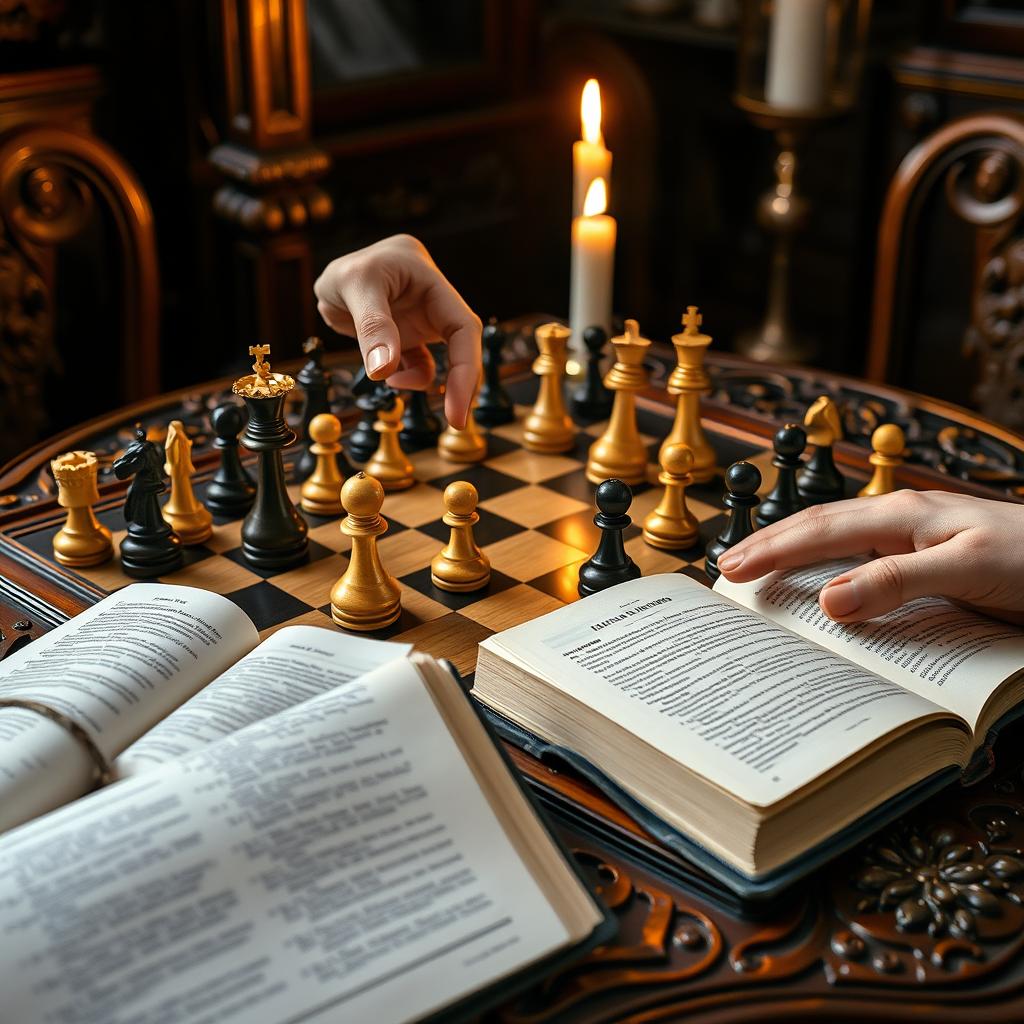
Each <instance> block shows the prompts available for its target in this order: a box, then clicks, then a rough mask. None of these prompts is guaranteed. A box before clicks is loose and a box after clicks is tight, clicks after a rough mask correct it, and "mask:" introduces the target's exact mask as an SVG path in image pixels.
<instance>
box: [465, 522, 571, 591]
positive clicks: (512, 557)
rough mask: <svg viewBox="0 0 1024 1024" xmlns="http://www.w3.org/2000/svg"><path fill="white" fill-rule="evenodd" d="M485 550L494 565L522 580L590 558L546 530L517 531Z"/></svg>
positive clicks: (508, 574)
mask: <svg viewBox="0 0 1024 1024" xmlns="http://www.w3.org/2000/svg"><path fill="white" fill-rule="evenodd" d="M483 551H484V554H485V555H487V557H488V558H489V559H490V560H491V567H492V568H494V569H497V570H498V572H503V573H504V574H505V575H506V576H511V577H512V578H513V579H514V580H521V581H522V580H532V579H535V578H536V577H537V576H543V575H544V574H545V573H549V572H554V571H555V569H560V568H561V567H562V566H563V565H572V564H573V563H574V562H579V561H581V560H584V559H586V558H589V557H590V556H589V555H588V554H586V552H584V551H580V550H579V549H578V548H574V547H570V546H569V545H568V544H563V543H562V542H561V541H559V540H555V539H554V538H553V537H547V536H545V535H544V534H543V533H531V534H529V535H528V536H523V535H521V534H516V535H515V536H513V537H506V538H505V539H504V540H499V541H498V542H497V543H496V544H488V545H487V546H486V547H485V548H484V549H483Z"/></svg>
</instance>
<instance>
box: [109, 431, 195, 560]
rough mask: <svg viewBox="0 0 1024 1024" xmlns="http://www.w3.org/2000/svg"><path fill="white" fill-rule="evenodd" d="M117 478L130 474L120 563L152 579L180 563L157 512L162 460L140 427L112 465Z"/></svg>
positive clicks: (176, 545)
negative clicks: (126, 525) (125, 533)
mask: <svg viewBox="0 0 1024 1024" xmlns="http://www.w3.org/2000/svg"><path fill="white" fill-rule="evenodd" d="M113 470H114V476H116V477H117V479H118V480H125V479H126V478H128V477H133V479H132V482H131V485H130V486H129V487H128V494H127V496H126V497H125V502H124V517H125V520H126V521H127V523H128V533H127V536H125V538H124V540H122V541H121V566H122V567H123V569H124V571H125V572H126V573H127V574H128V575H129V576H134V577H136V578H137V579H144V580H145V579H153V578H155V577H157V576H166V575H168V574H169V573H172V572H175V571H176V570H177V569H180V568H181V567H182V565H183V564H184V553H183V552H182V548H181V541H180V539H179V538H178V535H177V534H176V533H175V532H174V531H173V530H172V529H171V528H170V526H168V524H167V522H166V520H165V519H164V517H163V515H161V513H160V499H159V495H161V494H163V492H164V491H165V490H167V485H166V484H165V483H164V460H163V456H162V455H161V454H160V452H159V450H158V449H157V446H156V445H155V444H153V442H152V441H149V440H147V439H146V432H145V431H144V430H143V429H142V428H141V427H139V428H137V429H136V431H135V440H134V441H132V443H131V444H130V445H128V447H127V448H125V450H124V454H123V455H121V456H120V458H118V459H117V460H116V461H115V462H114V465H113Z"/></svg>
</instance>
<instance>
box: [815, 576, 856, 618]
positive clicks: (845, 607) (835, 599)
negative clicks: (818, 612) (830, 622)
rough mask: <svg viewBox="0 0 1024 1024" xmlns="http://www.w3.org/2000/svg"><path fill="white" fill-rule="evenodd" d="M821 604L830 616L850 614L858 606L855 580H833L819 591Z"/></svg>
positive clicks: (838, 616)
mask: <svg viewBox="0 0 1024 1024" xmlns="http://www.w3.org/2000/svg"><path fill="white" fill-rule="evenodd" d="M821 600H822V604H823V605H824V606H825V611H826V612H827V613H828V614H829V615H831V616H832V618H834V619H835V618H842V617H843V616H845V615H852V614H853V613H854V612H855V611H856V610H857V609H858V608H859V607H860V606H861V600H860V594H858V593H857V581H856V580H835V581H834V582H832V583H830V584H828V586H826V587H825V589H824V590H822V592H821Z"/></svg>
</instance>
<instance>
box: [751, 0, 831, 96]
mask: <svg viewBox="0 0 1024 1024" xmlns="http://www.w3.org/2000/svg"><path fill="white" fill-rule="evenodd" d="M828 5H829V0H775V6H774V8H773V10H772V23H771V27H770V31H769V35H768V72H767V76H766V79H765V85H764V98H765V100H767V101H768V103H770V104H771V105H772V106H774V107H780V108H782V109H786V110H816V109H819V108H821V107H823V106H825V100H826V96H825V55H826V52H827V38H828Z"/></svg>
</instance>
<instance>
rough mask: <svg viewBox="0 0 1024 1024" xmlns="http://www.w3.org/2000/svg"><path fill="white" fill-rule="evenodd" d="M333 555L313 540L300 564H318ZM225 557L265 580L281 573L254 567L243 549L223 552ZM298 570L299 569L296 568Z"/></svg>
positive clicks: (277, 570)
mask: <svg viewBox="0 0 1024 1024" xmlns="http://www.w3.org/2000/svg"><path fill="white" fill-rule="evenodd" d="M333 554H334V552H333V551H331V550H330V548H325V547H324V546H323V544H318V543H317V542H316V541H315V540H311V541H310V542H309V553H308V554H307V555H306V557H305V558H304V559H303V560H302V562H301V563H299V564H300V565H305V564H307V563H308V562H316V561H319V560H320V559H321V558H329V557H331V556H332V555H333ZM223 556H224V557H225V558H230V559H231V561H233V562H237V563H238V564H239V565H241V566H242V567H243V568H246V569H248V570H249V571H250V572H254V573H256V575H257V576H261V577H262V578H263V579H265V580H268V579H270V577H271V576H276V575H277V574H278V573H279V572H281V570H280V569H261V568H260V567H259V566H257V565H252V564H251V563H250V562H247V561H246V559H245V555H244V554H243V553H242V549H241V548H235V549H234V550H233V551H225V552H223ZM296 568H298V567H297V566H296ZM285 571H287V570H285Z"/></svg>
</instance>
